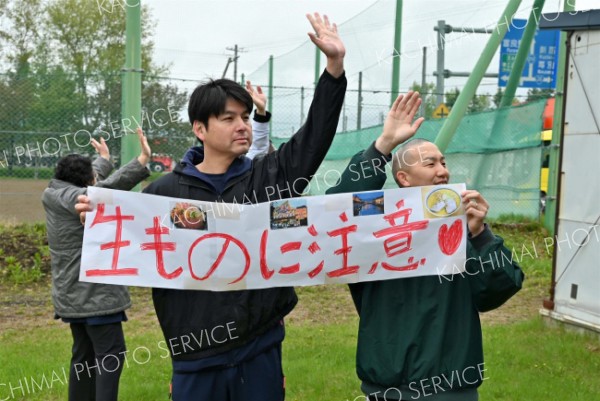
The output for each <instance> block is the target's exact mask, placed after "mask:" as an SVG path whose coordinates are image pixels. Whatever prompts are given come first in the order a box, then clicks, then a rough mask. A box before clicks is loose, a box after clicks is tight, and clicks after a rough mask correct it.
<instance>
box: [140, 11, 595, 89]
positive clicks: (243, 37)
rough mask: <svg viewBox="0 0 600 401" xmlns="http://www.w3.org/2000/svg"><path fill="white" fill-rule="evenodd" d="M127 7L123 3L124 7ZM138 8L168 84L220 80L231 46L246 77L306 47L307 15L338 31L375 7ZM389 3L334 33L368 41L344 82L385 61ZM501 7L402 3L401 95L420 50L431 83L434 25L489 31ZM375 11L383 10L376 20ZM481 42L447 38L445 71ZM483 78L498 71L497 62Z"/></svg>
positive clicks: (353, 56)
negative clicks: (323, 18)
mask: <svg viewBox="0 0 600 401" xmlns="http://www.w3.org/2000/svg"><path fill="white" fill-rule="evenodd" d="M131 1H132V0H129V2H130V3H131ZM141 1H142V4H147V5H149V6H150V7H151V9H152V14H153V17H154V18H155V19H156V21H157V26H156V30H155V36H154V39H155V43H156V50H155V59H156V60H157V61H158V62H159V63H161V64H171V70H170V74H169V75H170V76H171V77H176V78H184V79H192V80H201V79H204V78H206V77H208V76H210V77H219V76H220V75H221V74H222V72H223V69H224V67H225V65H226V62H227V58H228V56H229V55H231V54H232V52H231V51H228V50H226V48H227V47H232V46H233V45H234V44H238V45H239V47H240V48H242V49H243V52H241V53H240V58H239V64H238V72H239V73H241V72H245V73H246V74H249V73H251V72H252V71H254V70H256V68H258V67H259V66H261V65H263V64H264V63H265V61H266V60H267V59H268V57H269V55H270V54H273V55H274V56H276V57H277V56H279V55H282V54H285V53H286V52H288V51H290V50H291V49H294V48H296V47H298V46H299V45H300V44H302V43H303V42H304V41H306V40H307V35H306V32H308V31H309V29H310V25H309V23H308V22H307V20H306V18H305V17H304V15H305V14H306V13H307V12H311V11H319V12H322V13H325V14H327V15H329V16H330V18H331V20H333V21H336V22H337V23H338V24H342V23H343V22H345V21H347V20H349V19H351V18H352V17H354V16H356V15H358V14H360V13H361V12H364V10H367V9H369V7H371V6H372V5H373V3H375V1H374V0H360V1H358V0H243V1H230V0H200V1H198V0H195V1H185V0H141ZM569 1H570V2H573V1H575V0H569ZM395 3H396V2H395V1H394V0H380V4H379V5H378V10H379V11H374V14H373V15H368V16H367V18H362V20H361V18H360V17H357V18H355V21H358V22H357V23H356V24H354V25H353V26H352V27H351V28H349V29H346V30H344V29H342V30H341V34H342V38H343V39H344V40H347V41H351V40H352V39H353V38H357V37H372V38H375V39H373V40H371V42H369V43H367V44H366V45H365V44H364V43H361V45H360V47H358V48H356V47H350V48H349V49H348V59H349V60H352V62H351V63H349V65H347V73H348V74H349V75H352V74H356V73H357V72H358V71H353V70H350V67H355V68H359V69H362V68H364V66H365V65H370V64H373V63H376V62H377V60H378V59H381V58H382V54H383V55H385V56H387V55H389V54H392V51H393V23H394V12H395V11H394V10H395ZM507 3H508V0H486V1H480V0H447V1H440V0H405V1H404V7H403V21H404V25H403V30H402V36H403V38H402V39H403V45H402V47H401V51H402V53H403V54H406V56H404V57H402V58H401V87H402V88H406V87H408V86H409V85H410V84H411V83H412V82H413V81H417V82H420V81H421V65H422V61H421V60H422V57H421V48H422V47H423V46H428V47H430V48H431V50H430V51H429V53H430V54H429V55H428V61H427V67H428V68H427V74H428V75H429V77H428V80H429V81H434V79H435V78H434V77H433V75H432V72H433V70H434V68H435V49H433V47H432V46H431V44H434V43H435V38H436V36H435V35H436V33H435V32H434V31H433V27H434V25H435V24H436V22H437V20H440V19H444V20H446V22H447V23H448V24H451V25H454V26H462V27H475V28H479V27H484V26H487V27H491V26H494V25H495V23H496V22H497V21H498V19H499V17H500V14H501V12H502V10H503V8H504V7H505V6H506V4H507ZM561 3H562V0H547V1H546V5H545V7H544V10H543V12H550V11H556V10H558V9H559V7H560V5H561ZM598 3H600V1H599V0H576V9H577V10H585V9H589V8H593V7H599V6H600V4H598ZM532 4H533V0H523V2H522V4H521V7H520V9H519V12H518V14H517V17H519V18H527V17H528V15H529V11H530V10H531V7H532ZM382 9H383V10H387V11H385V12H383V13H382V12H381V10H382ZM365 14H368V13H367V12H365ZM342 26H343V25H342ZM368 35H371V36H368ZM373 35H375V36H373ZM488 37H489V36H488V35H478V34H471V35H461V34H459V33H453V34H450V35H449V36H448V40H450V41H453V43H452V45H451V46H450V45H449V47H448V52H447V54H446V68H448V69H451V70H454V71H468V70H470V69H472V67H473V65H474V64H475V62H476V61H477V57H478V56H479V54H480V52H481V50H482V49H483V46H484V45H485V42H486V41H487V39H488ZM359 54H360V60H359V59H358V55H359ZM297 63H303V64H306V65H309V66H312V65H314V59H309V60H303V59H299V60H297ZM380 64H382V65H381V67H382V71H381V72H382V74H379V75H386V74H383V67H385V65H383V64H384V63H380ZM388 64H389V60H388ZM372 68H373V67H372ZM278 71H281V70H278ZM488 71H489V72H497V71H498V58H497V56H496V58H495V59H494V61H493V62H492V64H491V66H490V68H489V69H488ZM386 72H387V71H386ZM232 74H233V67H232V66H231V67H230V69H229V71H228V76H229V77H232ZM381 78H382V82H383V83H381V82H365V87H366V86H369V85H370V86H372V87H380V88H381V87H382V86H383V87H387V86H389V77H384V76H382V77H381ZM371 80H374V78H371ZM450 81H451V82H450ZM464 82H465V79H463V78H453V79H451V80H449V82H448V83H447V85H448V86H459V87H460V86H461V85H462V84H464ZM483 86H484V87H485V86H489V87H490V92H495V89H496V88H495V86H496V84H495V80H494V79H485V80H484V81H483Z"/></svg>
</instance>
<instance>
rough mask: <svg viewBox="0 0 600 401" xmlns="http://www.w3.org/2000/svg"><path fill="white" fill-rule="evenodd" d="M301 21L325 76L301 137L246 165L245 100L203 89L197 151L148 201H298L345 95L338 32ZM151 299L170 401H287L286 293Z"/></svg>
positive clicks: (195, 116) (292, 300)
mask: <svg viewBox="0 0 600 401" xmlns="http://www.w3.org/2000/svg"><path fill="white" fill-rule="evenodd" d="M307 17H308V19H309V21H310V23H311V25H312V27H313V28H314V30H315V33H309V34H308V35H309V37H310V39H311V40H312V42H313V43H314V44H315V45H316V46H317V47H318V48H319V49H320V50H321V51H322V52H323V53H324V54H325V55H326V56H327V67H326V70H325V72H324V73H323V75H322V76H321V78H320V80H319V82H318V84H317V87H316V89H315V95H314V98H313V102H312V105H311V108H310V110H309V113H308V116H307V119H306V123H305V124H304V125H303V126H302V127H301V128H300V130H299V131H298V132H297V133H296V134H295V135H294V136H293V137H292V138H291V139H290V140H289V142H287V143H285V144H283V145H281V147H280V148H279V149H278V150H277V151H275V152H273V153H270V154H268V155H266V156H264V157H259V158H255V159H254V160H250V159H249V158H247V157H245V156H244V155H245V154H246V153H247V152H248V149H249V147H250V145H251V143H252V128H251V124H250V112H251V111H252V98H251V97H250V95H249V94H248V93H247V92H246V90H244V88H242V87H241V86H240V85H238V84H237V83H235V82H233V81H229V80H225V79H219V80H215V81H210V82H208V83H206V84H203V85H200V86H198V87H197V88H196V89H195V90H194V92H193V93H192V96H191V98H190V102H189V106H188V113H189V117H190V123H191V124H192V127H193V131H194V135H195V136H196V137H197V138H198V140H199V141H200V142H201V143H202V145H203V146H199V147H193V148H191V149H189V150H188V152H187V153H186V154H185V156H184V158H183V160H182V161H181V162H180V163H179V164H178V165H177V167H176V168H175V169H174V171H173V172H172V173H171V174H167V175H165V176H163V177H162V178H160V179H159V180H157V181H155V182H153V183H152V184H151V185H150V186H148V187H147V188H146V190H145V192H146V193H150V194H156V195H162V196H170V197H177V198H187V199H196V200H202V201H208V202H229V203H248V202H254V203H256V202H268V201H272V200H276V199H281V198H290V197H296V196H300V195H301V194H302V192H303V191H304V189H305V187H306V185H307V183H308V181H309V180H310V179H311V177H312V175H313V174H315V172H316V171H317V169H318V167H319V165H320V164H321V162H322V161H323V159H324V158H325V155H326V153H327V151H328V149H329V147H330V145H331V143H332V141H333V137H334V135H335V132H336V128H337V125H338V120H339V115H340V111H341V108H342V104H343V101H344V95H345V92H346V78H345V75H344V65H343V60H344V56H345V48H344V44H343V43H342V41H341V39H340V38H339V36H338V34H337V27H336V25H335V24H330V23H329V20H328V19H327V17H324V18H321V16H320V15H319V14H316V13H315V14H314V16H313V15H307ZM259 118H260V116H256V115H255V119H259ZM80 210H84V209H80ZM152 295H153V300H154V307H155V310H156V314H157V316H158V320H159V322H160V326H161V328H162V331H163V334H164V336H165V340H166V343H167V346H168V347H169V349H170V352H171V357H172V361H173V381H172V394H173V400H175V401H192V400H194V401H199V400H219V401H227V400H235V401H240V400H243V401H253V400H261V401H279V400H283V399H284V377H283V371H282V368H281V343H282V341H283V338H284V327H283V318H284V316H286V315H287V314H288V313H289V312H290V311H291V310H292V309H293V308H294V306H295V305H296V303H297V301H298V299H297V297H296V294H295V292H294V289H293V288H291V287H289V288H270V289H261V290H242V291H231V292H212V291H193V290H172V289H160V288H155V289H153V294H152ZM208 334H210V336H208Z"/></svg>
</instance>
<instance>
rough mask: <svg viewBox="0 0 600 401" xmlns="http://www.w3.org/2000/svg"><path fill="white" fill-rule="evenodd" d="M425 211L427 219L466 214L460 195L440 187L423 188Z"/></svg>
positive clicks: (422, 195)
mask: <svg viewBox="0 0 600 401" xmlns="http://www.w3.org/2000/svg"><path fill="white" fill-rule="evenodd" d="M421 197H422V199H423V211H424V214H425V217H426V218H429V219H433V218H441V217H450V216H454V215H461V214H464V211H463V208H462V207H461V200H460V194H459V193H458V192H456V191H455V190H453V189H450V188H440V187H439V186H427V187H421Z"/></svg>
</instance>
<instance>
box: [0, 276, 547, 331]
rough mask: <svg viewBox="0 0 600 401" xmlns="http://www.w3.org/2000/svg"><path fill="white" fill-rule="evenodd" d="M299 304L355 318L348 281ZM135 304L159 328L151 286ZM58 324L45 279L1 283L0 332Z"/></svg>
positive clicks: (516, 317) (507, 317)
mask: <svg viewBox="0 0 600 401" xmlns="http://www.w3.org/2000/svg"><path fill="white" fill-rule="evenodd" d="M296 291H297V293H298V298H299V302H298V306H296V308H295V309H294V310H293V311H292V313H291V314H290V315H289V316H288V317H287V319H286V320H287V321H288V322H289V323H290V324H310V325H312V324H332V323H341V322H348V321H350V320H354V319H356V312H355V310H354V305H353V304H352V299H351V297H350V293H349V292H348V289H347V287H346V286H345V285H332V286H330V285H328V286H316V287H301V288H297V289H296ZM130 292H131V298H132V301H133V306H132V308H131V309H129V310H128V311H127V315H128V317H129V319H130V320H135V321H138V322H144V324H143V326H144V327H146V328H148V329H156V328H157V327H158V322H157V320H156V317H155V314H154V308H153V306H152V295H151V290H150V289H149V288H135V287H132V288H130ZM544 296H545V293H544V290H542V289H541V288H539V287H538V288H535V287H534V288H527V287H525V288H524V289H523V290H522V291H520V292H519V293H518V294H517V295H515V296H514V297H513V298H511V299H510V300H509V301H508V302H507V303H506V304H505V305H503V306H502V307H500V308H498V309H495V310H493V311H491V312H487V313H484V314H481V315H480V316H481V320H482V324H483V325H484V326H487V325H495V324H507V323H513V322H518V321H522V320H527V319H529V318H531V317H533V316H536V315H537V314H538V313H539V312H538V311H539V309H540V308H541V306H542V300H543V298H544ZM50 324H59V322H55V321H54V319H53V308H52V301H51V288H50V285H49V283H48V282H47V281H46V282H43V283H40V284H37V285H33V286H32V285H29V286H27V287H24V286H19V287H13V286H6V285H0V332H3V331H4V330H31V329H33V328H36V327H43V326H48V325H50Z"/></svg>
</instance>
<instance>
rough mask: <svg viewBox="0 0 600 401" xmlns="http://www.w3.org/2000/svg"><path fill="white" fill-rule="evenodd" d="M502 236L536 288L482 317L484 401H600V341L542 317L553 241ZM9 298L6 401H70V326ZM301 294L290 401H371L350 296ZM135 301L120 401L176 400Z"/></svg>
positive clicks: (40, 304) (1, 367) (20, 291)
mask: <svg viewBox="0 0 600 401" xmlns="http://www.w3.org/2000/svg"><path fill="white" fill-rule="evenodd" d="M493 228H494V230H495V231H496V232H497V233H498V234H500V235H502V236H503V237H504V238H505V239H506V242H507V245H508V246H509V248H514V249H515V256H516V257H517V258H518V259H519V260H520V263H521V265H522V266H523V269H524V271H525V273H526V276H527V278H526V282H525V287H524V288H523V290H522V291H521V292H520V293H519V294H517V296H515V297H514V298H513V299H511V300H510V301H509V302H508V303H507V304H506V305H504V306H503V307H501V308H500V309H498V310H496V311H493V312H490V313H487V314H484V315H482V321H483V336H484V353H485V369H486V370H485V374H486V380H485V381H484V383H483V385H482V386H481V387H480V399H481V400H482V401H488V400H489V401H542V400H543V401H547V400H565V401H600V380H599V379H598V374H599V372H600V338H599V337H597V336H591V335H589V336H586V335H581V334H576V333H573V332H571V331H568V330H566V329H565V328H563V327H560V326H554V325H553V326H549V325H547V324H546V323H545V322H544V321H543V320H542V318H541V317H540V316H539V314H538V309H539V308H540V307H541V301H542V299H543V297H545V296H546V294H547V291H548V286H549V280H550V270H551V265H550V257H551V254H550V252H549V251H551V250H548V252H547V251H546V249H544V241H543V239H544V237H545V235H546V233H545V232H544V231H543V230H542V229H541V228H540V227H539V225H537V224H536V223H528V222H518V223H511V222H503V223H502V224H494V225H493ZM523 246H525V247H526V248H527V251H528V252H527V251H525V250H524V249H523ZM534 247H536V252H535V253H534V251H533V248H534ZM534 254H537V256H536V257H533V256H534ZM46 280H47V278H46ZM0 290H1V292H0V293H1V294H2V295H1V296H0V301H1V308H0V318H1V320H0V328H1V332H0V333H1V334H0V344H1V346H0V400H44V401H54V400H65V399H66V395H67V385H66V380H65V372H67V375H68V361H69V357H70V346H71V338H70V332H69V329H68V326H67V325H65V324H63V323H60V322H56V321H54V320H53V319H52V308H51V305H50V303H49V300H48V298H49V287H48V284H47V281H42V282H40V283H37V284H18V285H17V284H6V283H5V284H3V285H2V287H1V288H0ZM298 293H299V297H300V302H299V305H298V307H297V308H296V310H295V311H294V312H293V313H292V315H290V317H289V319H287V325H286V328H287V338H286V340H285V342H284V352H283V355H284V357H283V359H284V371H285V374H286V376H287V397H286V399H287V400H294V401H295V400H298V401H304V400H316V401H319V400H323V401H329V400H334V401H338V400H339V401H352V400H356V401H358V400H364V397H362V396H361V393H360V387H359V381H358V379H357V377H356V373H355V369H354V356H355V347H356V330H357V323H358V321H357V318H356V317H355V313H354V310H353V306H352V303H351V300H350V296H349V293H348V292H347V290H346V288H345V287H344V286H320V287H305V288H300V289H298ZM132 295H133V299H134V307H133V308H132V310H131V311H130V312H129V313H128V315H129V317H130V321H129V322H127V323H125V325H124V327H125V335H126V339H127V345H128V349H129V354H128V357H127V361H128V364H127V365H126V367H125V369H124V371H123V376H122V379H121V391H120V399H121V400H125V401H128V400H131V401H139V400H149V401H150V400H167V399H168V385H169V379H170V374H171V368H170V360H169V358H168V357H167V355H166V353H165V351H164V349H163V348H161V347H160V346H159V342H160V341H161V340H162V335H161V332H160V329H159V327H158V324H157V322H156V318H155V316H154V313H153V310H152V307H151V301H150V299H149V291H148V290H147V289H132ZM11 388H12V392H11Z"/></svg>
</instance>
